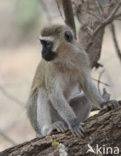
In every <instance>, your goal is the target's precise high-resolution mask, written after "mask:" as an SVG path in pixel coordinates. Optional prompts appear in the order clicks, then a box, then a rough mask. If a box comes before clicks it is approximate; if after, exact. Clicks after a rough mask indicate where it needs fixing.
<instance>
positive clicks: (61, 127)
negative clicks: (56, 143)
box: [51, 121, 68, 132]
mask: <svg viewBox="0 0 121 156" xmlns="http://www.w3.org/2000/svg"><path fill="white" fill-rule="evenodd" d="M53 130H57V131H58V132H65V131H67V130H68V126H67V124H66V123H64V122H63V121H56V122H54V123H53V124H52V127H51V131H53Z"/></svg>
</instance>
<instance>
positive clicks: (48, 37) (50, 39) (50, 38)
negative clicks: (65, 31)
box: [39, 36, 54, 41]
mask: <svg viewBox="0 0 121 156" xmlns="http://www.w3.org/2000/svg"><path fill="white" fill-rule="evenodd" d="M39 40H44V41H54V37H52V36H39Z"/></svg>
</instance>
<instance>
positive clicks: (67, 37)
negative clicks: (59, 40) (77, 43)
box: [64, 31, 73, 42]
mask: <svg viewBox="0 0 121 156" xmlns="http://www.w3.org/2000/svg"><path fill="white" fill-rule="evenodd" d="M64 35H65V39H66V40H67V41H68V42H71V41H72V40H73V35H72V32H71V31H65V34H64Z"/></svg>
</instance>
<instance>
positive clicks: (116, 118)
mask: <svg viewBox="0 0 121 156" xmlns="http://www.w3.org/2000/svg"><path fill="white" fill-rule="evenodd" d="M85 128H86V129H87V132H86V134H85V137H84V138H76V137H73V136H72V134H71V133H70V132H66V133H55V134H53V135H51V136H47V137H43V138H36V139H34V140H31V141H30V142H25V143H23V144H20V145H18V146H15V147H12V148H9V149H7V150H5V151H3V152H1V153H0V156H19V155H22V156H35V155H36V156H40V155H41V156H48V155H52V156H57V155H59V148H58V145H60V143H61V144H63V146H64V147H65V148H63V149H62V150H63V152H64V150H66V151H67V153H68V156H80V155H85V156H94V155H93V153H91V152H90V153H88V154H86V152H87V150H88V144H89V145H91V146H92V148H93V149H95V148H96V145H97V144H98V146H99V147H104V146H105V147H111V148H112V149H114V147H118V148H119V149H121V143H120V142H121V140H120V138H121V107H119V108H118V109H117V110H112V111H106V110H103V111H101V112H100V113H99V114H96V115H94V116H92V117H90V118H88V120H87V121H86V123H85ZM53 144H55V145H53ZM62 150H61V152H62ZM109 155H110V153H109ZM117 155H121V150H120V152H119V154H117Z"/></svg>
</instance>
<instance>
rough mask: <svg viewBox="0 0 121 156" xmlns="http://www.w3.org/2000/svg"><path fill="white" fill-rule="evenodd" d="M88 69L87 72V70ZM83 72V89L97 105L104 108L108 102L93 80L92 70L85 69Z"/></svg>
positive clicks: (81, 83)
mask: <svg viewBox="0 0 121 156" xmlns="http://www.w3.org/2000/svg"><path fill="white" fill-rule="evenodd" d="M85 71H86V72H85ZM85 71H84V72H83V73H81V80H80V86H81V88H82V89H83V91H84V93H85V95H86V96H87V97H88V99H89V100H90V101H91V102H92V103H93V104H94V105H96V106H97V107H99V108H102V107H103V104H104V103H105V102H106V101H105V99H103V97H102V96H101V95H100V94H99V92H98V90H97V88H96V86H95V84H94V83H93V81H92V78H91V75H90V71H89V70H85Z"/></svg>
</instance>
